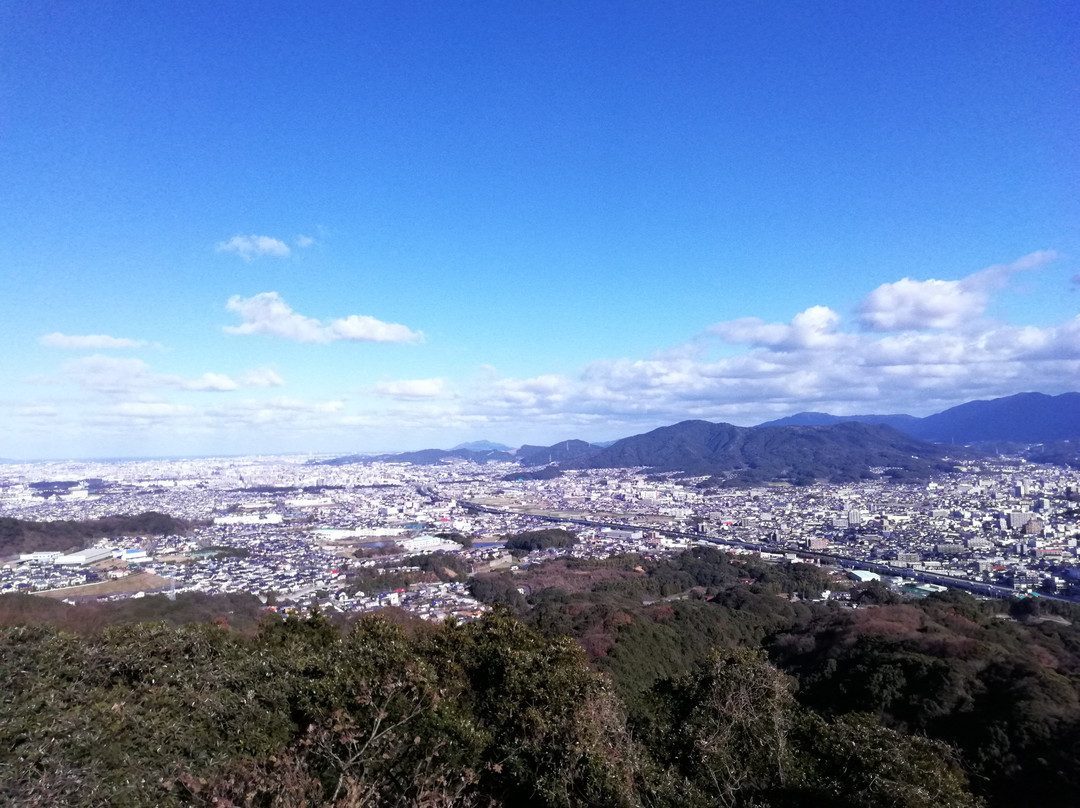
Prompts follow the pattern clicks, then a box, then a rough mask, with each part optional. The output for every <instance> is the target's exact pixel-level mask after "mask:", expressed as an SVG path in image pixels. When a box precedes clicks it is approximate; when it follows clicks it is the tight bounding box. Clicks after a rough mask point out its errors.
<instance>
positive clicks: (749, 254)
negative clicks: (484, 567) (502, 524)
mask: <svg viewBox="0 0 1080 808" xmlns="http://www.w3.org/2000/svg"><path fill="white" fill-rule="evenodd" d="M1078 22H1080V12H1078V11H1077V9H1076V6H1075V4H1070V3H1064V2H1036V3H999V4H970V3H956V2H934V3H914V4H904V5H897V6H892V7H887V6H884V5H878V4H860V3H835V2H830V3H824V2H809V3H800V4H797V5H796V4H785V5H784V6H782V7H781V6H776V5H768V4H756V3H723V4H711V3H683V4H676V5H675V6H671V5H664V6H660V5H652V6H647V5H645V4H626V3H607V2H599V3H590V4H588V6H587V7H580V8H576V7H569V6H567V7H553V6H551V5H550V4H542V3H527V2H526V3H514V4H508V6H507V7H494V6H488V5H482V4H464V3H454V4H434V3H414V2H392V3H391V2H372V3H364V4H362V5H360V4H347V3H332V4H327V5H320V6H316V7H314V8H313V7H311V6H310V5H309V4H300V3H292V2H283V3H274V4H267V5H259V6H257V7H256V6H253V5H252V4H250V3H235V2H223V3H222V2H218V3H213V4H209V3H189V4H184V5H182V6H172V5H169V4H165V5H161V6H146V5H144V4H136V3H132V2H123V1H121V2H112V3H107V4H40V3H32V2H25V0H14V2H9V3H5V4H4V5H3V6H2V7H0V43H2V45H0V77H2V78H0V118H2V124H0V126H2V128H0V176H2V177H3V180H2V181H0V210H2V211H3V213H2V215H0V248H2V251H3V252H2V255H3V269H2V271H0V300H2V301H3V304H4V306H3V311H4V320H3V327H2V328H0V349H2V351H3V356H4V360H3V361H4V365H3V367H4V368H5V373H4V378H5V380H6V382H5V389H4V392H3V394H2V397H0V413H2V418H0V423H2V424H3V426H2V427H0V457H6V458H17V459H27V458H49V457H88V456H120V455H211V454H236V453H254V452H268V453H282V452H306V451H313V452H339V451H340V452H345V451H356V450H370V451H378V450H389V449H419V448H423V447H426V446H449V445H452V444H455V443H459V442H462V441H468V440H475V439H489V440H497V441H503V442H506V443H509V444H513V445H518V444H520V443H524V442H530V443H537V444H549V443H553V442H555V441H558V440H562V439H566V438H583V439H586V440H593V441H602V440H610V439H614V438H619V437H623V436H626V435H629V434H632V433H635V432H641V431H645V430H647V429H651V428H654V427H657V426H660V425H664V424H670V423H673V422H675V421H679V420H683V419H687V418H703V419H707V420H711V421H726V422H730V423H734V424H739V425H750V424H755V423H759V422H761V421H765V420H768V419H771V418H776V417H779V416H783V415H788V414H791V413H795V412H798V411H801V410H819V411H827V412H832V413H836V414H853V413H867V412H877V413H894V412H897V413H898V412H903V413H909V414H912V415H919V416H922V415H927V414H930V413H933V412H936V411H939V410H942V409H944V408H946V407H949V406H952V405H955V404H959V403H961V402H964V401H969V400H972V399H978V398H993V397H998V396H1006V395H1010V394H1014V393H1018V392H1022V391H1027V390H1038V391H1041V392H1044V393H1048V394H1055V393H1061V392H1066V391H1070V390H1075V389H1077V387H1078V384H1077V381H1078V379H1080V316H1078V315H1077V302H1078V300H1080V298H1078V297H1077V295H1078V294H1080V263H1078V261H1077V257H1076V256H1077V255H1078V254H1080V243H1078V242H1080V239H1078V231H1077V223H1078V221H1080V216H1078V214H1080V204H1078V197H1077V188H1080V182H1078V180H1080V177H1078V172H1077V162H1076V155H1077V154H1078V153H1080V150H1078V147H1080V137H1078V126H1080V124H1078V121H1080V117H1078V116H1077V111H1078V110H1077V107H1076V94H1075V79H1076V75H1077V74H1078V68H1080V65H1078V64H1077V61H1078V60H1077V56H1076V49H1075V43H1076V41H1077V39H1078V34H1080V31H1078V28H1080V26H1078Z"/></svg>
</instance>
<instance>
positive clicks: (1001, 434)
mask: <svg viewBox="0 0 1080 808" xmlns="http://www.w3.org/2000/svg"><path fill="white" fill-rule="evenodd" d="M844 422H858V423H866V424H887V425H888V426H891V427H893V428H895V429H898V430H900V431H901V432H904V433H906V434H908V435H911V436H912V437H916V438H921V439H922V440H929V441H935V442H938V443H955V444H969V443H978V442H982V441H1009V442H1013V443H1025V444H1027V443H1048V442H1051V441H1062V440H1076V439H1080V393H1062V394H1061V395H1059V396H1048V395H1045V394H1043V393H1018V394H1016V395H1014V396H1007V397H1005V398H995V399H991V400H989V401H969V402H967V403H966V404H959V405H957V406H955V407H950V408H949V409H947V410H943V411H941V412H939V413H935V414H934V415H928V416H926V417H925V418H916V417H914V416H912V415H829V414H828V413H824V412H800V413H796V414H795V415H789V416H788V417H786V418H779V419H777V420H775V421H766V422H765V423H762V424H759V425H758V427H759V428H760V427H772V426H822V425H826V424H837V423H844Z"/></svg>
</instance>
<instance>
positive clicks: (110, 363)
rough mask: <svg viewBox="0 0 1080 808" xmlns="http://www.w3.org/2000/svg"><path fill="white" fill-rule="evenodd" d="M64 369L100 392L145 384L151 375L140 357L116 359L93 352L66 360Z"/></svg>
mask: <svg viewBox="0 0 1080 808" xmlns="http://www.w3.org/2000/svg"><path fill="white" fill-rule="evenodd" d="M63 369H64V372H65V373H66V374H67V375H68V377H69V378H71V379H72V380H73V381H75V382H76V383H78V384H80V385H82V386H83V387H88V388H90V389H93V390H99V391H101V392H104V393H118V392H124V391H127V390H132V389H134V388H137V387H143V386H147V385H148V384H149V383H150V382H151V380H152V378H153V374H152V373H151V372H150V366H149V365H148V364H146V363H145V362H144V361H142V360H141V359H120V358H118V357H115V356H104V355H102V354H94V355H93V356H87V357H84V358H82V359H76V360H74V361H71V362H67V363H65V364H64V366H63Z"/></svg>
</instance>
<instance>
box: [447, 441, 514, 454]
mask: <svg viewBox="0 0 1080 808" xmlns="http://www.w3.org/2000/svg"><path fill="white" fill-rule="evenodd" d="M513 448H514V447H513V446H507V445H506V444H505V443H493V442H492V441H489V440H472V441H469V442H468V443H459V444H458V445H457V446H455V447H454V448H453V450H452V451H457V450H458V449H468V450H469V451H470V452H509V451H512V450H513Z"/></svg>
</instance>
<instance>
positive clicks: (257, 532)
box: [0, 456, 1080, 621]
mask: <svg viewBox="0 0 1080 808" xmlns="http://www.w3.org/2000/svg"><path fill="white" fill-rule="evenodd" d="M519 470H520V469H519V467H517V466H514V465H512V464H508V463H487V464H479V463H474V462H467V461H456V462H446V463H442V464H439V465H432V466H424V465H410V464H404V463H388V462H378V463H371V464H348V465H318V464H314V463H313V461H312V459H311V458H308V457H299V456H280V457H241V458H206V459H197V460H138V461H136V460H132V461H115V462H89V461H87V462H51V463H36V464H17V465H7V466H4V467H2V470H0V516H2V517H10V518H18V519H22V520H34V521H50V520H85V519H93V518H99V517H105V516H112V515H116V514H138V513H144V512H161V513H167V514H169V515H172V516H174V517H179V518H182V519H185V520H190V521H191V522H192V523H193V524H194V525H195V526H194V527H193V529H192V530H190V531H189V532H188V533H187V534H186V535H173V536H169V535H166V536H159V535H148V536H141V537H107V538H104V539H101V540H98V541H96V542H94V543H93V544H92V546H91V547H89V548H85V549H81V548H80V549H78V551H77V552H69V553H67V554H63V553H60V552H57V551H50V552H43V551H31V552H26V553H21V554H19V555H18V556H17V557H9V558H7V559H5V560H4V565H3V567H2V568H0V592H34V593H42V594H47V595H49V596H52V597H59V598H62V599H64V600H66V601H68V602H72V603H74V602H77V601H80V600H86V599H89V598H94V597H104V598H110V599H119V598H126V597H142V596H145V595H146V594H150V593H167V594H170V595H175V593H178V592H185V591H197V592H204V593H208V594H214V593H227V592H250V593H252V594H255V595H258V596H260V598H261V599H262V600H263V601H264V602H265V603H266V604H267V609H273V610H281V611H289V612H291V611H300V612H307V611H308V610H310V609H311V607H313V606H315V607H318V608H320V609H323V610H326V611H331V612H352V611H370V610H374V609H379V608H381V607H383V606H387V605H392V606H398V607H400V608H402V609H405V610H406V611H409V612H412V613H414V614H416V615H419V616H421V617H423V618H424V619H427V620H437V621H438V620H443V619H445V618H446V617H448V616H450V615H454V616H455V617H457V618H459V619H471V618H473V617H475V616H477V615H479V614H480V613H482V612H483V611H484V610H485V608H486V606H485V605H484V604H483V603H480V602H479V601H477V600H476V599H474V598H473V597H472V596H470V594H469V591H468V588H467V586H466V578H467V576H468V575H469V574H470V573H475V572H485V571H490V570H499V569H509V570H511V571H518V570H520V569H524V568H526V567H528V566H530V565H535V564H538V563H541V562H543V561H544V560H545V559H547V558H552V557H557V556H562V555H571V556H577V557H586V558H604V557H607V556H612V555H619V554H624V553H637V554H639V555H641V556H642V557H644V558H656V557H658V556H660V555H663V554H665V553H673V552H678V551H681V550H683V549H685V548H687V547H688V546H690V545H691V544H692V543H699V544H701V543H708V544H715V545H717V546H720V547H722V548H726V549H727V550H729V551H730V552H732V553H753V554H755V555H758V556H761V557H763V558H765V559H769V560H772V561H775V562H776V563H789V562H794V561H804V562H810V563H820V564H827V565H831V566H834V567H838V566H843V567H845V568H847V570H846V572H847V575H846V576H844V577H846V578H847V579H849V580H861V581H863V582H865V581H868V580H874V579H879V578H883V579H884V581H885V582H886V583H887V584H889V585H890V586H892V587H893V588H895V589H897V590H898V591H902V592H905V593H907V594H909V595H912V596H916V597H917V596H921V595H925V594H926V593H927V592H929V591H934V590H935V588H940V587H941V586H943V585H945V586H958V587H961V588H965V589H968V590H969V591H972V592H975V593H981V594H986V595H993V596H999V597H1000V596H1003V595H1009V594H1016V595H1021V596H1023V595H1027V594H1038V595H1048V596H1056V597H1065V598H1074V597H1076V596H1077V595H1078V594H1080V566H1078V565H1077V543H1078V541H1077V540H1078V538H1080V509H1078V506H1077V500H1078V498H1080V496H1078V492H1080V472H1078V471H1076V470H1072V469H1066V468H1060V467H1055V466H1048V465H1040V464H1034V463H1028V462H1025V461H1023V460H1019V459H1010V458H993V459H983V460H977V461H976V460H972V461H967V464H966V465H964V466H962V467H960V470H959V471H958V472H957V473H953V474H940V475H937V476H935V477H934V478H933V479H931V480H929V481H922V482H886V481H884V480H879V479H874V480H867V481H863V482H858V483H849V484H825V483H818V484H815V485H810V486H802V487H794V486H786V485H785V486H761V487H756V488H715V487H712V488H707V487H701V486H700V485H699V484H700V483H701V482H702V480H701V479H698V478H684V477H682V478H681V477H678V476H676V475H672V474H667V475H656V474H651V473H649V472H648V470H645V469H616V470H612V469H605V470H578V471H567V472H566V473H565V474H563V475H562V476H560V477H557V478H555V479H548V480H528V479H514V477H515V475H516V474H517V473H518V472H519ZM504 478H505V479H504ZM553 527H562V528H568V529H571V530H573V532H574V533H575V534H576V535H577V537H578V542H577V543H576V544H575V545H573V546H572V547H565V548H551V549H545V550H539V551H532V552H528V553H521V552H518V553H516V554H514V555H511V554H510V553H508V552H507V550H506V549H505V547H504V543H505V539H506V538H507V537H508V536H512V535H514V534H517V533H521V532H523V531H530V530H538V529H543V528H553ZM73 549H74V548H73ZM432 553H442V554H445V555H448V556H457V557H459V558H460V560H461V562H463V563H462V564H461V565H459V566H460V570H461V572H455V571H454V570H453V569H449V568H447V569H440V570H439V572H440V573H444V574H439V575H428V576H426V579H427V580H421V581H417V582H414V583H411V584H410V585H408V586H406V587H402V586H390V585H386V586H383V585H380V583H379V577H381V576H383V575H385V574H387V573H395V572H396V573H409V572H418V571H419V568H418V567H417V566H416V564H417V559H418V558H422V557H423V556H425V555H429V554H432ZM373 574H374V577H373ZM420 577H421V578H423V577H425V576H420ZM386 580H388V581H389V580H390V578H389V577H388V578H387V579H386ZM361 581H363V582H364V583H363V587H361V585H360V583H359V582H361ZM825 597H833V598H838V599H843V598H846V597H847V592H846V587H837V588H836V591H833V592H826V594H825Z"/></svg>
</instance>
